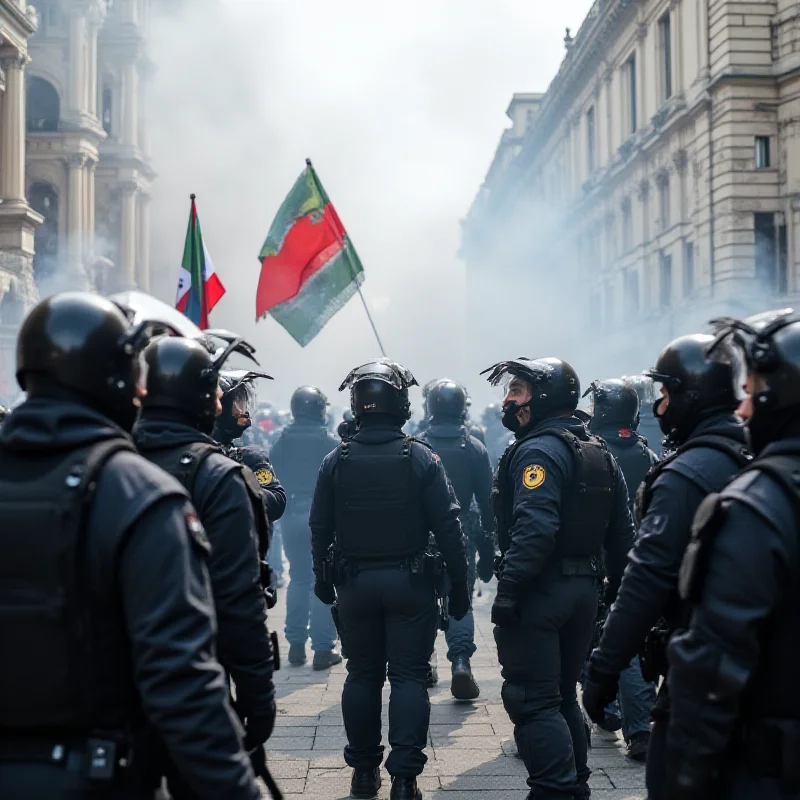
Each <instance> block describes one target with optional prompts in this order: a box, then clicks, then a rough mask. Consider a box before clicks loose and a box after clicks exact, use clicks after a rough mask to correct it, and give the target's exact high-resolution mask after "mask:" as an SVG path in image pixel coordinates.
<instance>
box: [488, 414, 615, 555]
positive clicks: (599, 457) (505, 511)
mask: <svg viewBox="0 0 800 800" xmlns="http://www.w3.org/2000/svg"><path fill="white" fill-rule="evenodd" d="M545 435H552V436H558V437H559V438H560V439H561V440H562V441H563V442H564V443H565V444H566V445H567V446H568V447H569V449H570V452H571V453H572V455H573V458H574V461H575V473H574V475H573V479H572V483H571V485H570V486H568V487H563V492H564V493H563V495H562V501H561V524H560V526H559V529H558V533H557V534H556V543H555V547H554V548H553V553H552V554H551V556H550V559H551V561H558V560H562V559H565V558H597V559H599V558H600V556H601V554H602V549H603V542H604V541H605V537H606V531H607V530H608V525H609V522H610V520H611V511H612V508H613V504H614V487H615V478H616V474H615V468H614V466H613V463H612V461H611V458H610V457H609V454H608V450H607V448H606V446H605V443H604V442H603V441H602V440H601V439H600V438H599V437H597V436H593V435H592V434H590V433H588V432H584V434H583V436H578V435H576V434H575V433H572V432H571V431H569V430H566V429H565V428H545V429H541V430H536V431H534V432H532V433H530V434H529V435H528V436H525V437H523V438H522V439H519V440H518V441H516V442H515V443H514V444H513V445H511V447H509V448H508V450H506V452H505V453H504V454H503V457H502V458H501V459H500V464H499V466H498V468H497V475H496V476H495V486H494V489H493V492H492V495H493V498H494V502H495V516H496V518H497V519H496V521H497V534H498V541H499V544H500V550H501V552H502V553H504V554H505V552H506V551H507V550H508V548H509V546H510V545H511V539H510V532H511V525H512V523H513V505H514V487H513V486H511V483H510V480H509V474H508V473H509V467H510V464H511V459H512V458H513V457H514V454H515V453H516V452H517V450H518V449H519V447H520V446H521V445H522V444H523V442H527V441H529V440H530V439H535V438H539V437H540V436H545ZM584 437H585V438H584Z"/></svg>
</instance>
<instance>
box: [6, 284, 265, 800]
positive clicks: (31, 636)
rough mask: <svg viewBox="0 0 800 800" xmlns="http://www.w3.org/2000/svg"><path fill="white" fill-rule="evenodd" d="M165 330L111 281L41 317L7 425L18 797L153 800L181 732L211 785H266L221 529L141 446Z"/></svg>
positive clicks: (57, 303) (35, 320) (201, 778)
mask: <svg viewBox="0 0 800 800" xmlns="http://www.w3.org/2000/svg"><path fill="white" fill-rule="evenodd" d="M150 330H151V328H150V326H149V325H147V324H142V325H137V326H136V328H132V327H131V325H130V324H129V321H128V318H127V317H126V315H125V314H124V313H123V311H122V310H121V309H120V308H119V307H118V306H116V305H114V304H113V303H111V302H110V301H108V300H105V299H103V298H100V297H98V296H96V295H90V294H83V293H67V294H61V295H55V296H53V297H50V298H49V299H47V300H45V301H43V302H42V303H40V304H39V305H38V306H36V307H35V308H34V309H33V311H31V313H30V314H29V315H28V317H27V319H26V320H25V321H24V322H23V324H22V328H21V330H20V333H19V338H18V342H17V379H18V381H19V384H20V386H21V387H22V388H23V389H24V390H25V391H26V392H27V393H28V398H27V400H26V401H25V402H24V403H22V405H20V406H18V407H17V408H15V409H14V411H13V412H12V413H10V414H9V416H8V418H7V419H6V422H5V424H4V426H3V431H2V435H0V514H1V515H2V519H3V526H2V531H0V604H1V605H2V607H3V613H2V614H0V640H2V642H3V657H2V659H1V660H0V796H2V797H8V798H12V797H25V798H29V799H30V800H44V798H47V800H59V798H67V797H69V798H82V797H87V798H88V797H96V798H109V800H110V798H127V799H128V800H138V799H139V798H142V799H143V798H152V797H153V794H154V791H155V786H156V783H157V781H158V780H159V776H160V772H159V769H160V762H161V759H160V758H158V757H157V752H156V751H157V748H155V747H154V746H153V745H154V741H153V740H160V741H161V742H163V744H165V745H166V749H167V752H168V754H169V757H170V758H171V759H172V761H173V762H174V763H175V764H176V765H177V768H178V770H179V771H180V774H181V775H182V777H183V779H184V780H185V781H186V782H187V783H188V784H189V785H190V786H191V787H192V789H193V790H194V791H195V792H196V793H197V796H198V797H203V798H209V800H210V798H219V797H235V798H242V799H243V800H244V799H245V798H246V799H247V800H255V798H258V797H259V796H260V792H259V790H258V787H257V785H256V782H255V779H254V776H253V772H252V769H251V767H250V764H249V762H248V759H247V757H246V755H245V753H244V752H243V750H242V748H241V740H240V738H239V736H240V732H239V728H238V724H237V722H236V721H235V719H234V717H233V715H232V712H231V710H230V706H229V704H228V693H227V687H226V684H225V680H224V676H223V673H222V669H221V668H220V666H219V664H218V663H217V661H216V658H215V655H214V627H215V619H214V606H213V603H212V598H211V593H210V590H209V587H208V574H207V572H206V568H205V564H204V561H205V558H206V556H207V554H208V540H207V538H206V535H205V532H204V530H203V527H202V525H201V524H200V521H199V520H198V518H197V514H196V513H195V510H194V508H193V507H192V506H191V504H190V502H189V497H188V494H187V493H186V491H185V490H184V489H183V487H182V486H181V485H180V484H179V483H178V482H177V481H175V480H174V479H173V478H171V477H170V476H169V475H167V474H165V473H164V472H162V471H161V470H160V469H158V468H157V467H155V466H153V465H152V464H150V463H148V462H147V461H146V460H145V459H143V458H142V457H141V456H139V455H137V454H136V452H135V450H134V448H133V443H132V441H131V439H130V435H129V431H130V430H131V427H132V426H133V423H134V420H135V418H136V413H137V405H136V404H137V403H138V399H137V393H138V391H139V387H138V385H137V383H138V372H139V370H138V364H139V356H140V354H141V348H142V346H143V345H144V344H146V342H147V339H148V335H149V332H150Z"/></svg>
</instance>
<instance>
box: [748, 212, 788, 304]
mask: <svg viewBox="0 0 800 800" xmlns="http://www.w3.org/2000/svg"><path fill="white" fill-rule="evenodd" d="M776 216H778V217H780V218H781V220H782V219H783V215H782V214H777V215H776V214H771V213H769V214H763V213H756V214H753V227H754V230H755V257H756V258H755V261H756V279H757V280H758V281H759V282H760V283H761V284H762V286H763V287H764V288H765V289H767V290H768V291H769V292H777V293H779V294H783V293H785V292H786V291H787V289H788V281H787V263H788V262H787V249H786V225H785V224H784V223H783V222H782V221H781V222H780V224H778V225H777V227H776V225H775V217H776Z"/></svg>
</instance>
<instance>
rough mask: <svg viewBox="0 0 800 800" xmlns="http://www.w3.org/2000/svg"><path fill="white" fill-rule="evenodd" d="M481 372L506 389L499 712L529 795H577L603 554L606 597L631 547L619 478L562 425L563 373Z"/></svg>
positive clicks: (509, 368)
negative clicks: (509, 437)
mask: <svg viewBox="0 0 800 800" xmlns="http://www.w3.org/2000/svg"><path fill="white" fill-rule="evenodd" d="M487 372H490V375H489V380H490V382H491V383H492V384H494V385H497V384H499V383H501V382H505V383H506V398H505V401H504V403H503V423H504V425H506V427H508V428H509V430H512V431H513V432H514V435H515V437H516V442H515V443H514V444H513V445H511V447H510V448H509V449H508V450H507V451H506V452H505V454H504V455H503V457H502V459H501V460H500V464H499V466H498V470H497V474H496V484H495V502H496V511H495V515H496V517H497V532H498V540H499V544H500V549H501V552H502V554H503V560H502V565H501V567H500V571H499V575H498V585H497V597H496V599H495V603H494V606H493V608H492V621H493V622H494V623H495V625H496V628H495V639H496V641H497V648H498V658H499V660H500V663H501V665H502V668H503V669H502V675H503V678H504V684H503V690H502V698H503V704H504V706H505V708H506V711H507V712H508V715H509V717H510V718H511V720H512V722H513V723H514V726H515V728H514V736H515V739H516V742H517V746H518V748H519V753H520V756H521V757H522V759H523V760H524V762H525V766H526V767H527V769H528V775H529V777H528V785H529V786H530V787H531V790H532V791H531V795H530V797H531V798H537V799H538V798H540V797H544V798H551V797H553V798H556V797H558V798H560V797H564V798H567V797H573V796H575V797H588V795H589V787H588V779H589V774H590V770H589V768H588V766H587V739H586V733H585V729H584V722H583V715H582V714H581V711H580V708H579V707H578V702H577V697H576V691H575V686H576V683H577V680H578V677H579V675H580V672H581V668H582V666H583V663H584V659H585V657H586V652H587V650H588V648H589V643H590V640H591V636H592V632H593V625H594V618H595V613H596V611H597V584H598V581H599V580H600V578H601V575H602V572H601V562H602V560H603V556H605V566H606V571H607V574H608V580H609V592H608V593H609V599H613V594H614V592H615V591H616V588H617V587H618V585H619V581H620V580H621V577H622V572H623V570H624V568H625V562H626V557H627V552H628V549H629V548H630V545H631V543H632V541H633V525H632V522H631V517H630V511H629V508H628V493H627V490H626V487H625V480H624V478H623V476H622V473H621V472H620V470H619V468H618V467H617V465H616V463H615V462H614V459H613V458H612V457H611V455H610V454H609V453H608V450H607V448H606V446H605V445H604V444H603V442H602V441H601V440H600V439H598V438H597V437H595V436H593V435H591V434H590V433H589V432H588V430H587V429H586V427H585V425H584V424H583V423H582V421H581V420H580V419H578V418H577V417H575V416H573V412H574V411H575V409H576V407H577V405H578V400H579V398H580V384H579V381H578V376H577V375H576V373H575V371H574V370H573V369H572V367H571V366H570V365H569V364H567V363H566V362H564V361H561V360H560V359H556V358H541V359H535V360H529V359H517V360H515V361H505V362H501V363H499V364H496V365H495V366H494V367H492V368H490V370H487Z"/></svg>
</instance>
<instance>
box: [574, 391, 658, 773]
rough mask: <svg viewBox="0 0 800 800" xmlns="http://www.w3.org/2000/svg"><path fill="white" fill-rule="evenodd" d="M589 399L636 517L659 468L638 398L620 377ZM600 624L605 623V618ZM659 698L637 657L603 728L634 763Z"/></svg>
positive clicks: (642, 753) (593, 426) (595, 427)
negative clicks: (642, 427) (639, 496)
mask: <svg viewBox="0 0 800 800" xmlns="http://www.w3.org/2000/svg"><path fill="white" fill-rule="evenodd" d="M586 395H591V398H592V400H591V407H592V409H591V410H592V414H591V418H590V420H589V430H590V431H591V432H592V433H594V434H595V435H596V436H599V437H600V438H601V439H602V440H603V441H604V442H605V443H606V445H607V446H608V449H609V450H610V451H611V454H612V455H613V456H614V459H615V460H616V462H617V464H618V465H619V468H620V469H621V470H622V474H623V475H624V476H625V483H626V484H627V486H628V494H629V496H630V498H631V513H633V500H634V498H635V495H636V491H637V489H638V488H639V486H640V485H641V483H642V481H644V479H645V476H646V475H647V473H648V472H649V471H650V468H651V467H653V466H655V464H657V463H658V457H657V456H656V454H655V453H654V452H653V451H652V450H650V448H649V447H648V446H647V440H646V439H645V438H644V437H643V436H639V434H638V433H637V432H636V431H637V428H638V427H639V419H640V408H639V395H638V393H637V392H636V390H635V389H634V388H633V386H631V385H630V384H629V383H628V382H627V381H626V380H619V379H616V378H612V379H610V380H604V381H594V382H593V383H592V384H591V385H590V386H589V388H588V389H587V390H586V392H585V393H584V397H586ZM607 611H608V609H606V608H605V606H603V607H602V608H601V614H602V616H603V618H604V616H605V614H606V613H607ZM599 622H600V624H602V622H603V619H601V620H600V621H599ZM655 699H656V687H655V684H654V683H652V682H651V681H645V680H644V678H643V677H642V670H641V667H640V665H639V657H638V656H634V658H633V660H632V661H631V664H630V665H629V666H628V667H627V668H626V669H624V670H623V671H622V673H621V675H620V687H619V698H618V701H615V703H613V704H612V706H611V707H609V709H607V713H606V716H605V719H604V721H603V722H602V723H601V725H600V727H602V728H603V729H604V730H618V729H619V727H620V726H621V727H622V735H623V737H624V738H625V741H626V743H627V745H628V758H631V759H633V760H634V761H645V760H646V758H647V746H648V743H649V741H650V710H651V709H652V707H653V704H654V703H655ZM620 712H621V716H620ZM609 723H610V724H609Z"/></svg>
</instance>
